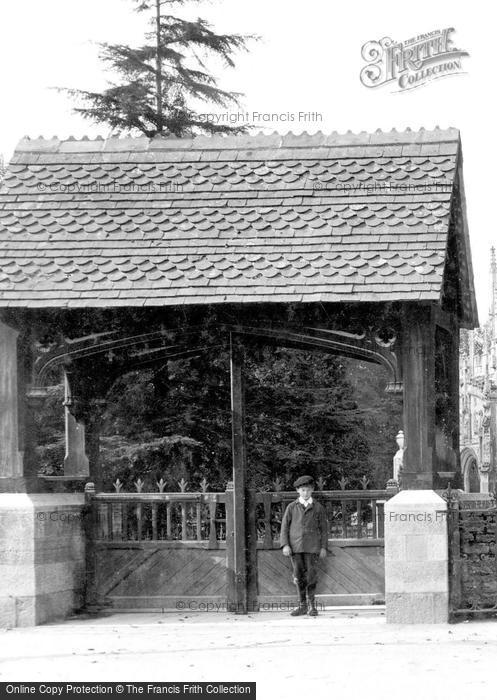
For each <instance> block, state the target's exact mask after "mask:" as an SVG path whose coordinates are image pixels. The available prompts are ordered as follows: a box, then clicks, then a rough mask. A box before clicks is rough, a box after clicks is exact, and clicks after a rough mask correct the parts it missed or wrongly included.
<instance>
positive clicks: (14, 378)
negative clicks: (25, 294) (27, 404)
mask: <svg viewBox="0 0 497 700" xmlns="http://www.w3.org/2000/svg"><path fill="white" fill-rule="evenodd" d="M18 335H19V332H18V331H17V330H15V329H14V328H11V327H10V326H7V325H6V324H5V323H2V321H0V491H9V490H11V491H16V490H17V489H16V488H15V486H14V483H15V482H17V483H20V482H21V481H22V477H23V461H22V453H21V451H20V450H21V449H22V447H21V446H20V445H19V415H18V414H19V405H18V398H19V394H18V359H17V355H18V353H17V337H18ZM2 484H3V486H2Z"/></svg>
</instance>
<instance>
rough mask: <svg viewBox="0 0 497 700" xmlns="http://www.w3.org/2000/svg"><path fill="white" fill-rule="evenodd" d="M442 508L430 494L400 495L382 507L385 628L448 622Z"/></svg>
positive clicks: (442, 503) (445, 534) (444, 510)
mask: <svg viewBox="0 0 497 700" xmlns="http://www.w3.org/2000/svg"><path fill="white" fill-rule="evenodd" d="M448 560H449V546H448V530H447V503H446V502H445V501H444V500H443V499H442V498H441V497H440V496H438V495H437V494H436V493H435V492H434V491H431V490H424V491H414V490H411V491H409V490H406V491H401V492H400V493H398V494H397V495H396V496H394V497H393V498H391V499H390V500H389V501H387V503H386V504H385V602H386V619H387V622H388V623H399V624H406V623H425V624H426V623H429V624H432V623H444V622H448V618H449V578H448Z"/></svg>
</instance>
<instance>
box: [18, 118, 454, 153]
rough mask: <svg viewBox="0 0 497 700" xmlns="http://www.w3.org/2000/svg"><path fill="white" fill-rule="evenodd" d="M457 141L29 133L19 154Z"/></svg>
mask: <svg viewBox="0 0 497 700" xmlns="http://www.w3.org/2000/svg"><path fill="white" fill-rule="evenodd" d="M457 140H459V130H458V129H457V128H455V127H448V128H447V129H441V128H440V127H439V126H438V125H437V126H435V127H434V128H433V129H425V128H424V127H420V128H419V129H417V130H415V129H411V128H410V127H407V128H406V129H405V130H404V131H397V129H396V128H395V127H393V128H392V129H391V130H390V131H383V130H382V129H377V130H376V131H374V132H368V131H360V132H357V133H355V132H353V131H351V130H348V131H346V132H343V133H340V132H338V131H332V132H331V133H329V134H324V133H323V132H322V131H318V132H316V133H314V134H309V133H308V132H307V131H303V132H301V133H298V134H294V133H293V132H292V131H289V132H287V133H286V134H281V133H279V132H276V131H275V132H273V133H272V134H265V133H263V132H262V131H261V132H259V133H258V134H242V135H224V136H219V135H214V136H205V135H198V136H194V137H186V138H171V137H164V136H156V137H154V138H148V137H147V136H124V137H118V136H111V137H109V138H107V139H105V138H104V137H103V136H97V137H95V138H94V139H90V138H89V137H88V136H82V137H81V138H80V139H76V138H75V137H74V136H69V137H68V138H66V139H60V138H59V137H58V136H52V137H51V138H48V139H45V138H44V137H43V136H39V137H38V138H36V139H31V138H30V137H29V136H25V137H24V138H23V139H21V140H20V141H19V143H18V144H17V146H16V149H15V153H27V152H28V153H29V152H38V153H84V152H92V151H93V152H94V151H103V152H119V151H121V152H123V151H161V150H184V149H189V150H224V149H226V150H240V149H246V148H250V149H253V148H268V147H270V148H309V147H319V146H325V147H326V146H366V145H370V146H377V145H382V144H392V143H395V144H402V143H406V144H410V143H438V142H442V141H457Z"/></svg>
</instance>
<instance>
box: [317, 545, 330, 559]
mask: <svg viewBox="0 0 497 700" xmlns="http://www.w3.org/2000/svg"><path fill="white" fill-rule="evenodd" d="M327 554H328V552H327V551H326V549H325V548H324V547H322V549H321V551H320V552H319V558H320V559H326V555H327Z"/></svg>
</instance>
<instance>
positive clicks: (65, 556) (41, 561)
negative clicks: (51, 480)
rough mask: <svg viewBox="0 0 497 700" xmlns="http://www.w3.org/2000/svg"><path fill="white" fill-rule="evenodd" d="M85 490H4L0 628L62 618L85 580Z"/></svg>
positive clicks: (0, 500) (77, 601)
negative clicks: (67, 492)
mask: <svg viewBox="0 0 497 700" xmlns="http://www.w3.org/2000/svg"><path fill="white" fill-rule="evenodd" d="M83 504H84V496H83V494H81V495H80V494H26V493H24V494H22V493H0V627H24V626H30V625H38V624H42V623H44V622H50V621H52V620H56V619H62V618H64V617H66V616H67V615H69V614H70V613H72V612H73V611H74V610H75V609H77V608H79V607H80V606H81V604H82V602H83V601H82V596H83V590H84V581H85V544H84V542H85V540H84V532H83V516H82V506H83Z"/></svg>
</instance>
